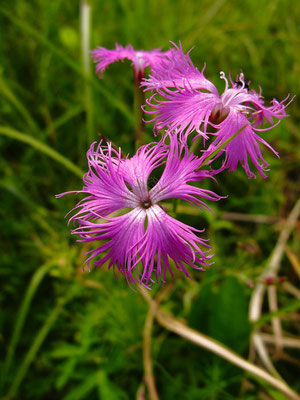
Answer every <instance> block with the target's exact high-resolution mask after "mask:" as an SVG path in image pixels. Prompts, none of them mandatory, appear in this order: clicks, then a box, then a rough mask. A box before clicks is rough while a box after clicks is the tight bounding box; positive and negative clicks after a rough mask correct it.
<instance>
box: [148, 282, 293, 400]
mask: <svg viewBox="0 0 300 400" xmlns="http://www.w3.org/2000/svg"><path fill="white" fill-rule="evenodd" d="M140 292H141V294H142V295H143V297H144V298H145V300H146V301H147V302H148V303H149V304H151V303H152V302H154V301H153V300H152V298H151V296H150V294H149V293H148V292H147V291H146V290H144V289H141V290H140ZM154 304H155V302H154ZM153 310H154V311H155V318H156V320H157V321H158V323H159V324H160V325H161V326H163V327H165V328H166V329H168V330H169V331H171V332H174V333H176V334H177V335H179V336H181V337H183V338H185V339H187V340H188V341H190V342H192V343H194V344H196V345H198V346H200V347H203V348H205V349H206V350H208V351H211V352H212V353H214V354H217V355H218V356H220V357H222V358H224V359H225V360H227V361H229V362H231V363H232V364H234V365H237V366H238V367H240V368H242V369H244V370H245V371H247V372H249V373H250V374H252V375H253V376H254V377H256V378H259V379H262V380H264V381H265V382H267V383H269V384H270V385H272V386H273V387H274V388H276V389H278V390H279V391H281V392H282V393H283V394H285V395H286V396H287V397H288V398H289V399H291V400H300V397H299V396H298V395H297V393H295V392H294V391H293V390H292V389H291V388H290V387H289V386H288V385H287V384H286V383H285V382H283V381H281V380H280V379H278V378H275V377H274V376H272V375H270V374H269V373H268V372H267V371H265V370H263V369H262V368H260V367H257V366H256V365H254V364H252V363H251V362H249V361H247V360H245V359H244V358H242V357H241V356H239V355H238V354H236V353H234V352H233V351H232V350H230V349H229V348H227V347H226V346H224V345H223V344H221V343H220V342H218V341H216V340H214V339H212V338H210V337H208V336H206V335H203V334H202V333H200V332H197V331H195V330H194V329H191V328H189V327H188V326H186V325H185V324H183V323H182V322H180V321H178V320H177V319H175V318H174V317H172V316H171V315H169V314H167V313H166V312H164V311H162V310H161V308H160V307H159V306H158V305H157V304H155V305H154V308H153Z"/></svg>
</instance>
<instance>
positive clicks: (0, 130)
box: [0, 126, 83, 178]
mask: <svg viewBox="0 0 300 400" xmlns="http://www.w3.org/2000/svg"><path fill="white" fill-rule="evenodd" d="M0 134H1V135H5V136H8V137H10V138H12V139H16V140H19V141H21V142H24V143H27V144H29V145H30V146H31V147H34V148H35V149H37V150H38V151H40V152H41V153H44V154H46V155H47V156H49V157H51V158H53V159H54V160H55V161H57V162H59V163H60V164H62V165H64V166H65V167H66V168H67V169H69V170H70V171H72V172H73V173H74V174H75V175H77V176H78V177H80V178H82V175H83V171H82V170H81V169H80V168H79V167H77V166H76V165H75V164H73V163H72V161H70V160H68V159H67V158H66V157H64V156H62V155H61V154H60V153H58V152H57V151H55V150H54V149H52V148H51V147H49V146H48V145H47V144H45V143H42V142H40V141H39V140H37V139H35V138H33V137H32V136H29V135H26V134H25V133H21V132H18V131H16V130H14V129H12V128H8V127H6V126H0Z"/></svg>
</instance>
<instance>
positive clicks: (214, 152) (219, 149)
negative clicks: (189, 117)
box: [196, 124, 248, 171]
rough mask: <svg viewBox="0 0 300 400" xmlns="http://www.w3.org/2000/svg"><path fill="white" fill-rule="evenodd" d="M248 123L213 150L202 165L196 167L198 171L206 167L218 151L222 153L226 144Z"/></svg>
mask: <svg viewBox="0 0 300 400" xmlns="http://www.w3.org/2000/svg"><path fill="white" fill-rule="evenodd" d="M247 125H248V124H245V125H244V126H242V127H241V128H240V129H239V130H238V131H237V132H235V133H234V134H233V135H232V136H230V138H229V139H227V140H225V142H224V143H222V144H220V146H218V147H217V148H216V150H215V151H213V152H212V153H211V154H210V155H209V156H207V157H206V158H205V159H204V161H203V162H202V163H201V165H200V167H198V168H197V169H196V171H198V170H199V169H200V168H202V167H204V165H206V164H207V163H208V162H209V161H210V160H212V159H213V158H214V157H215V156H216V155H217V154H218V153H220V151H221V150H223V149H224V147H225V146H227V145H228V143H230V142H231V141H232V140H233V139H235V138H236V137H237V136H238V135H239V134H240V133H241V132H242V131H243V130H244V129H245V128H246V127H247Z"/></svg>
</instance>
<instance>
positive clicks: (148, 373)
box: [143, 305, 159, 400]
mask: <svg viewBox="0 0 300 400" xmlns="http://www.w3.org/2000/svg"><path fill="white" fill-rule="evenodd" d="M153 321H154V313H153V307H152V305H151V306H149V311H148V314H147V317H146V322H145V327H144V352H143V356H144V374H145V382H146V385H147V388H148V392H149V398H150V399H151V400H159V397H158V393H157V390H156V386H155V379H154V375H153V367H152V358H151V333H152V326H153Z"/></svg>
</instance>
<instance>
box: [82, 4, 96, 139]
mask: <svg viewBox="0 0 300 400" xmlns="http://www.w3.org/2000/svg"><path fill="white" fill-rule="evenodd" d="M90 31H91V6H90V5H89V4H88V2H87V1H85V0H83V1H82V2H81V6H80V32H81V52H82V62H83V71H84V76H85V80H84V92H85V94H84V99H85V101H84V105H85V113H86V125H87V143H88V146H89V145H90V143H91V142H92V141H93V139H94V109H93V88H92V86H91V85H90V82H89V78H90V76H91V66H90Z"/></svg>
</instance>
